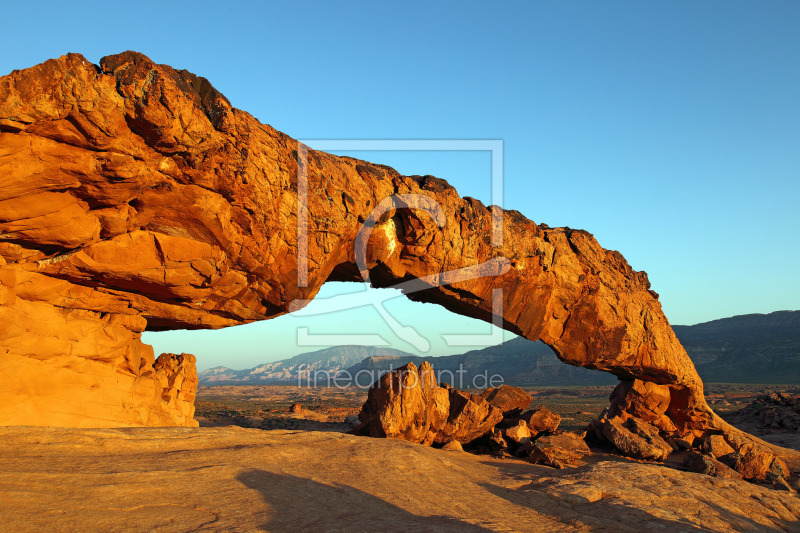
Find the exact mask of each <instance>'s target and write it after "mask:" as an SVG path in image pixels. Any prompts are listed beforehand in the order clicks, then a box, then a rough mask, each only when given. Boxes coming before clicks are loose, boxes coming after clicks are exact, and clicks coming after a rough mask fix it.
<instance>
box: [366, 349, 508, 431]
mask: <svg viewBox="0 0 800 533" xmlns="http://www.w3.org/2000/svg"><path fill="white" fill-rule="evenodd" d="M358 417H359V419H360V420H361V425H360V426H359V427H357V428H355V429H354V430H353V433H355V434H357V435H365V436H370V437H390V438H397V439H404V440H408V441H411V442H416V443H420V444H424V445H426V446H430V445H431V444H433V443H434V442H437V443H448V442H451V441H458V442H459V443H468V442H470V441H472V440H474V439H476V438H478V437H480V436H482V435H484V434H486V433H487V432H489V431H491V430H492V428H494V426H495V425H496V424H497V423H498V422H500V420H502V419H503V412H502V411H501V410H500V409H498V408H497V407H493V406H492V405H491V404H489V403H488V402H487V401H486V400H485V399H484V398H482V397H480V396H476V395H474V394H469V393H467V392H462V391H460V390H458V389H453V388H449V389H446V388H444V387H439V386H438V385H437V384H436V379H435V376H434V373H433V368H432V367H431V365H430V364H429V363H428V362H427V361H426V362H423V363H422V364H421V365H420V366H419V370H417V367H416V365H414V363H408V364H407V365H405V366H403V367H400V368H398V369H397V370H394V371H392V372H389V373H386V374H384V375H383V376H381V377H380V379H378V381H376V382H375V384H373V386H372V387H371V388H370V390H369V393H368V396H367V401H366V402H364V405H363V406H362V408H361V412H360V413H359V415H358Z"/></svg>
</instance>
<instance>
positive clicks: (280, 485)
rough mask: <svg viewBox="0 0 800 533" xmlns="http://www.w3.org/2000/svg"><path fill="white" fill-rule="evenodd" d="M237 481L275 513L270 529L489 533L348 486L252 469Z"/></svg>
mask: <svg viewBox="0 0 800 533" xmlns="http://www.w3.org/2000/svg"><path fill="white" fill-rule="evenodd" d="M236 479H237V480H238V481H239V482H241V483H242V484H243V485H245V486H247V487H249V488H251V489H253V490H257V491H258V492H259V493H261V496H262V497H263V498H264V501H265V502H266V503H267V505H269V508H270V510H271V512H270V514H269V516H268V517H267V520H266V521H265V523H264V524H262V525H261V526H260V527H261V528H262V529H263V530H264V531H464V532H467V533H471V532H475V533H477V532H484V531H489V530H488V529H485V528H483V527H481V526H478V525H474V524H470V523H468V522H463V521H461V520H458V519H456V518H451V517H447V516H418V515H415V514H413V513H410V512H408V511H406V510H404V509H401V508H400V507H397V506H395V505H392V504H391V503H388V502H386V501H384V500H382V499H380V498H377V497H375V496H372V495H371V494H367V493H365V492H362V491H360V490H358V489H355V488H353V487H349V486H347V485H336V486H331V485H326V484H323V483H319V482H316V481H313V480H311V479H303V478H299V477H295V476H290V475H286V474H275V473H271V472H265V471H263V470H248V471H246V472H242V473H241V474H239V475H238V476H237V477H236Z"/></svg>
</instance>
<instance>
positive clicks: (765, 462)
mask: <svg viewBox="0 0 800 533" xmlns="http://www.w3.org/2000/svg"><path fill="white" fill-rule="evenodd" d="M721 460H722V461H723V462H724V463H725V464H726V465H728V466H729V467H731V468H733V469H734V470H736V471H737V472H739V473H740V474H741V475H742V477H743V478H744V479H746V480H748V481H756V482H760V483H772V480H773V479H774V478H775V477H776V476H777V477H781V478H788V477H789V476H790V475H791V473H790V471H789V468H788V467H787V465H786V463H785V462H783V461H782V460H781V459H779V458H777V457H775V455H773V454H772V453H769V452H767V451H765V450H763V449H761V448H756V447H752V448H750V449H749V450H747V451H746V452H745V453H740V452H734V453H729V454H727V455H725V456H723V457H722V458H721Z"/></svg>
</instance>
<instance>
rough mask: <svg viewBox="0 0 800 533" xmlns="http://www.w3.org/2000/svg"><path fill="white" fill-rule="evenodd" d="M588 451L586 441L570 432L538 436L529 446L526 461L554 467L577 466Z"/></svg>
mask: <svg viewBox="0 0 800 533" xmlns="http://www.w3.org/2000/svg"><path fill="white" fill-rule="evenodd" d="M589 453H590V450H589V446H588V445H587V444H586V441H584V440H583V438H581V436H580V435H577V434H575V433H572V432H563V433H557V434H555V435H546V436H544V437H539V438H538V439H536V441H534V442H533V443H532V445H531V447H530V451H529V455H528V457H527V459H528V461H530V462H532V463H534V464H543V465H547V466H552V467H554V468H565V467H567V466H577V465H578V463H579V461H580V460H581V459H582V458H583V457H584V456H586V455H588V454H589Z"/></svg>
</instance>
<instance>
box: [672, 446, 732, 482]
mask: <svg viewBox="0 0 800 533" xmlns="http://www.w3.org/2000/svg"><path fill="white" fill-rule="evenodd" d="M684 466H686V468H688V469H689V471H690V472H696V473H698V474H706V475H707V476H713V477H722V478H727V479H742V475H741V474H739V473H738V472H737V471H736V470H734V469H732V468H730V467H729V466H728V465H726V464H724V463H722V462H720V461H717V460H716V459H714V458H713V457H709V456H707V455H703V454H701V453H698V452H695V451H690V452H688V454H687V455H686V458H685V459H684Z"/></svg>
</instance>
